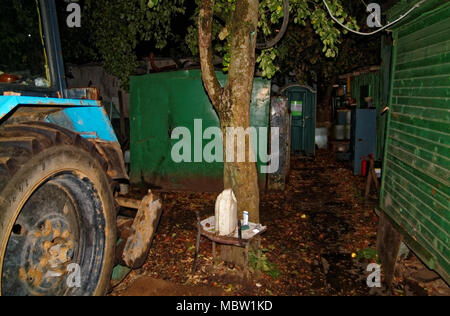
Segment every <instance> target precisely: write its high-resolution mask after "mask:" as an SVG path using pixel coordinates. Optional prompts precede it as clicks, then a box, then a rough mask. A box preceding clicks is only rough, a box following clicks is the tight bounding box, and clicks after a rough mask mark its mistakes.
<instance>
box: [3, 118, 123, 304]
mask: <svg viewBox="0 0 450 316" xmlns="http://www.w3.org/2000/svg"><path fill="white" fill-rule="evenodd" d="M105 168H107V166H106V163H105V162H104V160H103V159H102V158H101V156H100V155H99V154H98V152H97V151H96V149H95V146H94V145H92V144H91V143H89V142H88V141H86V140H84V139H83V138H81V137H80V136H79V135H78V134H75V133H73V132H71V131H69V130H66V129H63V128H60V127H57V126H54V125H51V124H46V123H40V122H31V123H24V124H19V125H9V126H5V127H2V128H1V129H0V291H1V292H0V293H1V294H2V295H6V296H9V295H14V296H22V295H27V296H28V295H39V296H42V295H52V296H53V295H58V296H59V295H61V296H62V295H77V296H78V295H80V296H81V295H104V294H106V292H107V290H108V288H109V282H110V278H111V273H112V268H113V263H114V249H115V243H116V224H115V216H116V211H115V202H114V197H113V194H112V189H111V187H112V186H111V180H110V178H109V177H108V176H107V174H106V170H105Z"/></svg>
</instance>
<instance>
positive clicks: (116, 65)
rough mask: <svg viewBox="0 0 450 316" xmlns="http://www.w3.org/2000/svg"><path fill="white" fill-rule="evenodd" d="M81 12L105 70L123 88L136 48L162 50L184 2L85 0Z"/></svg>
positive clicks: (135, 57)
mask: <svg viewBox="0 0 450 316" xmlns="http://www.w3.org/2000/svg"><path fill="white" fill-rule="evenodd" d="M83 12H86V14H88V15H89V20H90V21H91V23H92V30H93V40H94V42H95V46H96V48H97V50H98V54H99V57H100V59H101V60H102V61H103V62H104V65H105V68H106V71H108V72H109V73H111V74H113V75H115V76H116V77H118V78H119V79H120V80H121V81H122V84H123V85H124V87H127V86H128V82H129V77H130V75H132V74H133V73H134V72H135V70H136V67H137V65H138V61H137V56H136V52H135V50H136V47H137V45H138V44H139V43H141V42H146V41H153V42H154V43H155V47H156V48H159V49H161V48H164V47H165V46H166V45H167V42H168V40H169V39H170V38H171V36H172V35H173V34H172V25H173V23H176V16H177V15H179V14H183V13H184V12H185V6H184V0H86V3H85V7H84V10H83Z"/></svg>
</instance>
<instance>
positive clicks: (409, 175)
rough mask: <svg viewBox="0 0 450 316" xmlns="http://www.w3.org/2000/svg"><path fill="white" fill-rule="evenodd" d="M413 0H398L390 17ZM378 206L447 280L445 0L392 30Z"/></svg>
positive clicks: (449, 196) (449, 95) (449, 98)
mask: <svg viewBox="0 0 450 316" xmlns="http://www.w3.org/2000/svg"><path fill="white" fill-rule="evenodd" d="M414 3H417V1H402V2H401V3H400V5H399V6H397V7H394V8H393V9H392V11H391V12H394V13H392V14H391V20H392V19H393V17H395V16H396V15H398V14H401V13H404V12H405V11H406V10H407V9H409V8H411V6H412V5H413V4H414ZM393 37H394V49H393V68H392V78H391V96H390V98H391V101H390V111H389V117H388V128H387V137H386V152H385V156H384V168H383V182H382V190H381V197H380V207H381V209H382V210H383V211H384V212H385V213H386V214H387V215H388V217H389V218H390V219H391V221H392V222H393V223H394V226H396V227H397V228H398V229H399V230H400V231H401V232H402V234H403V235H404V237H405V241H406V243H407V244H408V246H410V247H411V248H412V249H413V250H414V251H415V252H416V254H417V255H418V256H419V257H420V258H421V259H422V260H423V261H424V262H425V263H426V264H427V265H428V266H429V267H430V268H431V269H434V270H436V271H437V272H439V273H440V274H441V275H442V276H443V278H444V279H445V280H446V281H447V282H449V281H450V278H449V275H450V249H449V246H450V243H449V232H450V224H449V223H450V171H449V170H450V160H449V157H450V2H448V1H434V0H429V1H428V2H425V4H424V5H422V6H421V7H420V9H418V10H416V11H415V12H414V14H413V15H411V17H409V18H408V20H406V21H405V22H402V23H401V24H400V25H398V26H396V27H395V29H394V30H393Z"/></svg>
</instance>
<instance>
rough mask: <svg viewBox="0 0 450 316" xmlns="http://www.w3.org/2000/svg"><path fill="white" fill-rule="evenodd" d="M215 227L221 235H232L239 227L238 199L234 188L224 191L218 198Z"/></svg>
mask: <svg viewBox="0 0 450 316" xmlns="http://www.w3.org/2000/svg"><path fill="white" fill-rule="evenodd" d="M215 221H216V222H215V228H216V232H217V233H218V234H219V236H226V235H230V234H231V233H233V232H234V231H235V230H236V227H237V200H236V196H235V195H234V193H233V190H231V189H227V190H225V191H223V192H222V193H221V194H220V195H219V197H218V198H217V200H216V210H215Z"/></svg>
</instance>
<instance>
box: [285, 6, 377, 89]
mask: <svg viewBox="0 0 450 316" xmlns="http://www.w3.org/2000/svg"><path fill="white" fill-rule="evenodd" d="M343 4H344V6H345V7H344V10H345V11H346V12H348V13H349V14H351V15H352V16H355V17H359V18H360V20H359V21H358V22H359V23H358V24H359V25H364V21H365V19H366V17H367V13H366V12H365V6H363V5H361V4H358V3H355V2H353V1H345V2H344V3H343ZM362 30H364V31H368V30H366V29H365V28H364V27H363V28H362ZM380 36H381V35H374V36H368V37H367V36H366V37H364V36H360V35H356V34H353V33H347V34H343V35H342V36H341V37H340V40H339V43H337V44H336V49H337V50H338V53H337V54H336V56H335V57H333V58H327V57H326V56H325V55H324V54H321V51H322V49H323V45H322V41H321V39H320V37H319V36H317V34H316V33H315V32H314V29H313V26H312V24H311V23H310V22H309V21H308V22H306V23H305V24H304V25H303V26H299V25H294V24H293V25H290V26H289V28H288V30H287V32H286V35H285V37H284V38H283V40H282V42H281V43H280V45H279V56H278V57H279V59H278V62H277V65H278V66H279V67H280V74H282V75H286V74H288V73H289V72H294V73H295V74H296V79H297V81H298V82H299V83H301V84H308V85H312V84H313V83H317V82H318V81H319V82H321V83H323V84H325V85H326V84H329V83H330V82H332V81H333V79H334V78H335V77H336V76H338V75H340V74H343V73H347V72H351V71H353V70H354V69H356V68H359V67H362V66H368V65H374V64H378V63H379V62H380V53H379V49H380Z"/></svg>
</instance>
